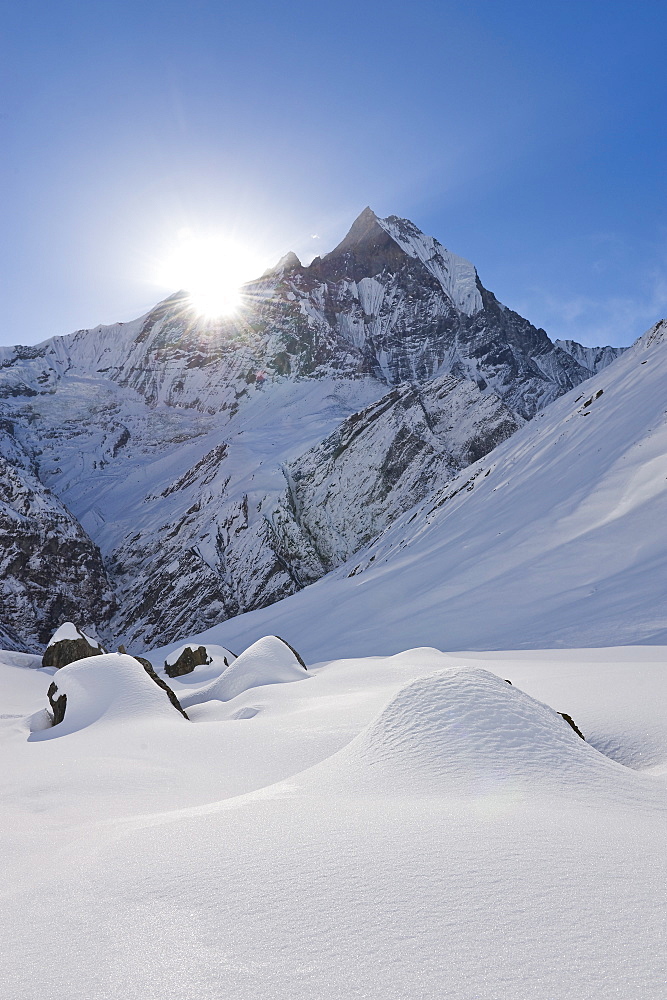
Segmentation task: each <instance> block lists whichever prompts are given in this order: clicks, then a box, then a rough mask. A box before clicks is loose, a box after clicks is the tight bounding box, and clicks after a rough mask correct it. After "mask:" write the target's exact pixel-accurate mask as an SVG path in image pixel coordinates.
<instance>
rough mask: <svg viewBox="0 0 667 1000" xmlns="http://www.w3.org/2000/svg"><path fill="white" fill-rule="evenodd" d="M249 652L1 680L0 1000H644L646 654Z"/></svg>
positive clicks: (654, 992) (15, 669)
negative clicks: (48, 711)
mask: <svg viewBox="0 0 667 1000" xmlns="http://www.w3.org/2000/svg"><path fill="white" fill-rule="evenodd" d="M261 649H262V647H260V650H259V651H260V652H261ZM237 651H238V650H237ZM265 652H266V654H267V657H266V658H265V660H264V666H263V668H262V669H261V670H260V669H259V666H260V665H259V659H258V656H254V657H250V660H251V661H252V663H253V670H254V674H253V677H254V681H253V686H252V687H250V688H248V689H247V690H245V691H242V692H241V693H240V694H238V695H237V696H235V697H232V698H231V699H230V700H229V701H227V702H224V703H223V702H220V701H215V702H209V703H205V704H199V705H196V706H194V708H193V710H192V711H193V719H194V720H195V721H192V722H190V723H188V722H186V721H185V720H184V719H183V718H182V716H180V715H179V714H178V713H177V712H176V711H175V710H174V709H172V708H171V706H170V705H169V703H168V701H167V699H166V696H165V695H164V694H163V692H162V691H160V689H159V688H158V687H157V686H155V685H154V684H153V682H152V681H150V679H149V678H148V676H147V675H146V674H144V673H143V670H142V668H141V667H140V665H139V664H137V663H136V661H133V660H132V659H131V658H130V657H127V656H122V655H118V654H109V655H106V656H97V657H91V658H90V659H88V660H84V661H79V662H78V663H75V664H72V665H70V666H69V667H65V668H63V669H62V670H61V671H54V670H43V669H40V668H38V667H37V666H36V664H37V663H38V662H39V661H38V660H37V658H31V657H28V656H25V655H23V656H22V655H21V654H15V653H14V654H2V655H0V661H1V662H0V685H1V690H2V699H3V704H7V705H8V706H9V707H10V711H8V712H7V713H6V714H5V716H4V717H3V718H2V719H0V742H1V749H0V753H1V754H2V760H3V764H4V767H3V769H2V776H1V781H2V801H3V813H2V828H3V845H4V846H3V857H4V860H5V862H6V865H5V875H4V879H3V893H2V925H1V933H2V949H1V963H2V964H1V967H0V968H1V972H0V982H1V983H2V989H1V990H0V993H1V995H2V996H3V997H7V998H9V997H11V998H21V1000H24V998H25V1000H28V998H30V1000H42V998H43V1000H46V998H49V1000H52V998H58V1000H65V998H67V1000H83V998H86V1000H88V998H92V1000H102V998H104V1000H108V998H114V1000H115V998H123V1000H125V998H147V1000H158V998H160V1000H162V998H164V997H178V998H188V1000H191V998H200V997H201V998H211V1000H213V998H216V1000H217V998H219V997H221V996H230V997H234V998H240V1000H245V998H265V997H275V998H284V1000H287V998H290V1000H291V998H304V1000H305V998H309V1000H310V998H313V997H323V998H331V1000H334V998H336V1000H339V998H343V997H345V998H348V997H359V998H361V997H364V998H366V997H372V998H392V1000H393V998H396V1000H398V998H405V997H424V998H426V997H428V998H440V997H446V998H452V1000H480V998H484V1000H500V998H502V1000H542V998H543V1000H553V998H554V997H556V996H559V997H580V996H587V997H592V998H607V997H609V998H611V997H623V998H624V1000H625V998H635V997H636V998H642V1000H663V998H664V996H665V985H664V984H665V974H666V972H667V968H666V962H665V956H666V950H665V947H664V945H665V913H666V909H667V908H666V904H667V898H666V894H665V867H666V865H665V833H666V831H667V777H666V776H667V724H666V722H665V713H664V705H665V695H666V694H667V681H666V678H665V657H666V654H667V650H666V649H665V648H664V647H649V646H645V647H635V648H630V647H626V648H616V649H613V648H610V649H604V650H592V649H587V650H557V651H542V652H540V651H531V652H526V651H523V652H514V653H513V652H505V653H498V652H495V653H461V654H454V653H449V654H443V653H439V652H437V651H436V650H433V649H415V650H410V651H408V652H405V653H402V654H400V655H397V656H393V657H388V658H381V657H374V658H373V657H372V658H367V659H356V660H338V661H330V662H327V663H323V664H319V665H313V664H310V665H309V669H308V672H307V675H305V676H307V682H306V683H301V682H299V683H290V682H289V680H287V682H285V678H284V679H283V682H282V683H266V681H268V680H270V679H271V675H272V672H273V661H272V660H271V643H269V644H268V645H267V647H266V650H265ZM240 661H241V658H239V660H237V661H235V663H234V664H232V666H231V667H228V668H225V666H224V661H223V660H222V658H221V657H220V658H219V660H218V667H217V669H218V671H219V672H220V674H222V671H223V670H232V669H233V667H234V666H235V665H236V664H238V663H239V662H240ZM157 665H158V661H157V659H156V666H157ZM285 666H286V664H281V663H280V662H278V661H276V664H275V667H276V670H277V672H278V673H280V672H281V671H284V669H285ZM213 669H215V667H214V665H212V664H209V665H203V666H202V667H197V668H195V670H194V672H193V673H192V674H190V675H186V676H184V677H182V678H174V679H173V681H172V683H173V686H174V689H175V690H176V692H177V693H178V694H179V696H181V695H183V694H184V692H186V691H191V692H192V691H193V690H196V689H197V688H200V689H201V687H205V686H207V685H210V683H211V671H212V670H213ZM237 670H238V667H237ZM198 671H199V673H198ZM504 678H509V679H510V680H512V682H513V684H512V686H510V685H509V684H507V683H506V682H505V680H504ZM295 679H296V677H295ZM52 680H53V681H55V682H56V683H57V685H58V687H59V690H60V691H64V692H66V693H67V694H68V699H69V700H70V701H71V703H70V701H68V708H67V713H66V717H65V721H64V722H63V723H61V726H59V727H54V728H52V729H46V730H45V729H41V728H39V724H40V717H39V716H40V713H41V714H43V709H44V706H45V705H46V698H45V695H46V688H47V687H48V685H49V684H50V683H51V681H52ZM207 705H208V706H209V707H210V708H211V711H210V712H209V713H208V714H207V713H206V711H203V710H205V709H206V708H207ZM82 706H83V707H82ZM95 706H97V712H96V711H93V710H92V709H93V708H95ZM554 709H556V710H558V711H566V712H568V713H570V714H571V715H572V716H573V717H574V719H575V721H576V722H577V724H578V725H579V727H580V728H581V729H582V731H583V732H584V734H585V735H586V737H587V739H588V742H587V743H584V742H582V740H581V739H579V737H578V736H577V735H576V734H575V733H574V732H573V730H572V729H571V728H570V727H569V726H568V725H567V723H566V722H564V721H563V719H562V718H561V717H560V716H559V715H558V714H557V711H554ZM70 711H71V712H72V715H71V718H70V722H69V724H68V713H70ZM195 711H199V712H200V714H199V715H196V714H195ZM41 721H42V722H43V720H41ZM31 728H32V729H36V731H34V732H31Z"/></svg>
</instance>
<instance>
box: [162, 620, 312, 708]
mask: <svg viewBox="0 0 667 1000" xmlns="http://www.w3.org/2000/svg"><path fill="white" fill-rule="evenodd" d="M307 676H308V668H307V667H306V664H305V663H304V662H303V660H302V658H301V656H300V655H299V654H298V653H297V651H296V650H295V649H294V648H293V647H292V646H290V644H289V643H288V642H286V641H285V640H284V639H281V638H280V637H279V636H277V635H266V636H264V638H263V639H258V640H257V642H254V643H253V644H252V646H248V648H247V649H246V650H245V652H243V653H241V655H240V656H239V657H238V658H237V659H236V660H234V662H233V663H232V664H231V666H229V667H227V669H226V670H225V671H224V672H223V673H222V674H221V675H220V677H217V678H216V679H215V680H214V681H212V682H211V683H210V684H208V685H207V686H206V687H203V688H199V690H197V691H193V692H192V693H191V694H188V695H186V696H185V697H183V698H182V703H183V705H184V706H185V707H186V708H187V707H188V706H189V705H197V704H200V703H201V702H204V701H231V700H232V698H236V696H237V695H239V694H242V693H243V691H247V690H248V689H249V688H255V687H263V686H264V685H265V684H284V683H286V682H288V681H301V680H304V679H305V678H306V677H307Z"/></svg>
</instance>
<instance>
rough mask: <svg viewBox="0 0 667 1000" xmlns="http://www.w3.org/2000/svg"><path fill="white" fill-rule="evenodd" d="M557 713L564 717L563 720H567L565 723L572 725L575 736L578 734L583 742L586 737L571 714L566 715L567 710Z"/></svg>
mask: <svg viewBox="0 0 667 1000" xmlns="http://www.w3.org/2000/svg"><path fill="white" fill-rule="evenodd" d="M558 714H559V715H560V716H562V717H563V718H564V719H565V721H566V722H567V724H568V725H569V726H572V728H573V729H574V731H575V733H576V734H577V736H580V737H581V738H582V740H583V741H584V743H585V742H586V737H585V736H584V734H583V733H582V731H581V729H579V726H578V725H577V724H576V722H575V721H574V719H573V718H572V716H571V715H568V714H567V712H559V713H558Z"/></svg>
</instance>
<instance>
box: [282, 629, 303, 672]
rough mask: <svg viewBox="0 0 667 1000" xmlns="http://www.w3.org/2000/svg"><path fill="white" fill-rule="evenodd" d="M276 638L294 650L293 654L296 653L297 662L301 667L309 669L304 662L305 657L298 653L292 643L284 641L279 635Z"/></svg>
mask: <svg viewBox="0 0 667 1000" xmlns="http://www.w3.org/2000/svg"><path fill="white" fill-rule="evenodd" d="M275 638H276V639H279V640H280V641H281V642H282V643H284V644H285V645H286V646H287V648H288V649H291V650H292V652H293V653H294V656H295V657H296V659H297V661H298V662H299V663H300V664H301V666H302V667H303V669H304V670H307V669H308V667H307V666H306V664H305V663H304V661H303V657H302V656H301V654H300V653H299V652H297V650H296V649H295V648H294V646H292V645H291V643H289V642H288V641H287V639H283V637H282V636H281V635H277V636H275Z"/></svg>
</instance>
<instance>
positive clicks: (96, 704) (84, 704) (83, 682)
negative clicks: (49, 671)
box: [30, 653, 179, 741]
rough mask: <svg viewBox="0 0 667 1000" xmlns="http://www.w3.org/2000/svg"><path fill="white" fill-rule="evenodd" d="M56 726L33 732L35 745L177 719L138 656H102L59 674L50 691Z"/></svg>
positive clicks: (116, 654)
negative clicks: (94, 729) (93, 729)
mask: <svg viewBox="0 0 667 1000" xmlns="http://www.w3.org/2000/svg"><path fill="white" fill-rule="evenodd" d="M48 698H49V702H50V704H51V708H52V710H53V727H52V728H51V729H46V730H41V731H39V732H34V733H32V735H31V737H30V739H31V740H33V741H34V740H47V739H52V738H55V737H57V736H67V735H69V734H71V733H75V732H78V731H79V730H81V729H86V728H88V727H89V726H92V725H101V724H104V725H110V724H119V723H127V722H128V721H129V722H131V721H134V722H141V721H143V720H145V719H147V718H151V719H163V720H165V721H169V720H172V721H174V720H177V719H178V718H179V715H178V713H177V712H175V711H174V708H173V707H172V705H171V704H170V699H169V698H168V697H167V695H166V692H165V691H164V690H161V689H160V687H158V686H157V685H156V684H155V683H154V682H153V680H152V679H151V678H150V677H149V676H148V673H147V671H146V670H145V669H143V668H142V665H141V664H140V663H138V661H137V660H136V659H135V657H133V656H129V655H127V654H124V653H103V654H101V655H98V656H90V657H87V658H86V659H82V660H77V661H76V662H73V663H70V664H68V665H67V666H65V667H63V668H62V669H61V670H59V671H58V673H57V674H56V676H55V677H54V679H53V682H52V683H51V685H50V687H49V691H48Z"/></svg>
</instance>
